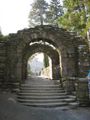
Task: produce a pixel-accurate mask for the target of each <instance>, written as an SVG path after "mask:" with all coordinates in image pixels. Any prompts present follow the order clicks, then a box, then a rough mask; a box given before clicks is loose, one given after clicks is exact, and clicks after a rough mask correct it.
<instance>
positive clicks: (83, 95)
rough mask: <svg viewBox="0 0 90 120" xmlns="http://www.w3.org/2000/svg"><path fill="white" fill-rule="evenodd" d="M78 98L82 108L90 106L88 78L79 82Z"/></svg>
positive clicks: (80, 79) (77, 88) (77, 87)
mask: <svg viewBox="0 0 90 120" xmlns="http://www.w3.org/2000/svg"><path fill="white" fill-rule="evenodd" d="M76 96H77V101H78V102H79V104H80V106H87V105H89V103H90V101H89V89H88V80H87V79H86V78H79V79H78V80H77V86H76Z"/></svg>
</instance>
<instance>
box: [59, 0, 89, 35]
mask: <svg viewBox="0 0 90 120" xmlns="http://www.w3.org/2000/svg"><path fill="white" fill-rule="evenodd" d="M63 6H64V15H63V16H61V17H59V19H58V23H59V26H60V27H63V28H66V29H68V30H70V31H75V32H77V33H78V34H81V35H83V36H85V35H86V32H87V30H88V29H89V28H90V0H64V1H63Z"/></svg>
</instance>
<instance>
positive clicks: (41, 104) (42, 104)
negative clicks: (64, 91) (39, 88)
mask: <svg viewBox="0 0 90 120" xmlns="http://www.w3.org/2000/svg"><path fill="white" fill-rule="evenodd" d="M21 104H23V105H27V106H32V107H60V106H67V105H68V104H67V103H66V102H58V103H54V102H52V103H21Z"/></svg>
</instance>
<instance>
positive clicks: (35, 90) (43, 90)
mask: <svg viewBox="0 0 90 120" xmlns="http://www.w3.org/2000/svg"><path fill="white" fill-rule="evenodd" d="M20 92H21V93H23V92H24V93H30V92H32V93H65V90H59V89H58V90H55V89H54V90H53V89H50V90H45V89H41V90H40V89H38V90H37V89H31V90H30V89H29V90H27V89H22V90H20Z"/></svg>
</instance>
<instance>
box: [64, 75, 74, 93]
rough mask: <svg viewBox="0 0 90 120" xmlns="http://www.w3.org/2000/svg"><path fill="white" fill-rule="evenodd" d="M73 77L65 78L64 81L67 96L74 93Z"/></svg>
mask: <svg viewBox="0 0 90 120" xmlns="http://www.w3.org/2000/svg"><path fill="white" fill-rule="evenodd" d="M75 83H76V78H75V77H67V78H66V80H65V91H66V93H67V94H72V93H73V91H75Z"/></svg>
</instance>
